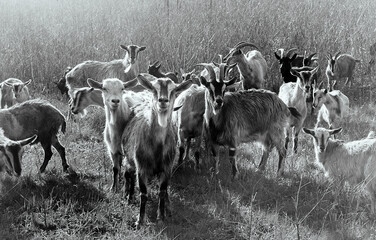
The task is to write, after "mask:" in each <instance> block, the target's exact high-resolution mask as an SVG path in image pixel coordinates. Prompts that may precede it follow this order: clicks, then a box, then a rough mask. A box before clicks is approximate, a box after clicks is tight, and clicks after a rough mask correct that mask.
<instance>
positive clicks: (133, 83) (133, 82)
mask: <svg viewBox="0 0 376 240" xmlns="http://www.w3.org/2000/svg"><path fill="white" fill-rule="evenodd" d="M137 83H138V81H137V78H135V79H132V80H130V81H128V82H125V83H123V86H124V88H131V87H134V86H136V85H137Z"/></svg>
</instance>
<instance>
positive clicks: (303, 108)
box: [278, 67, 319, 153]
mask: <svg viewBox="0 0 376 240" xmlns="http://www.w3.org/2000/svg"><path fill="white" fill-rule="evenodd" d="M318 68H319V67H316V68H311V67H300V68H296V67H293V68H292V69H291V74H292V75H294V76H296V77H297V79H298V80H297V82H288V83H284V84H282V86H281V87H280V88H279V94H278V97H279V98H280V99H282V101H283V102H284V103H285V104H286V105H287V106H288V107H294V108H296V110H297V111H298V112H299V113H300V117H297V118H293V120H292V122H291V126H292V127H293V130H292V135H293V136H294V148H293V149H294V152H295V153H297V149H298V140H299V138H298V137H299V133H300V130H301V129H302V127H303V123H304V120H305V118H306V116H307V104H306V98H307V95H308V94H309V92H310V91H311V90H310V87H311V82H312V77H313V76H314V74H315V73H316V72H317V70H318ZM289 132H290V127H289V128H287V129H286V141H285V148H286V149H288V143H289V141H290V138H289V135H290V133H289Z"/></svg>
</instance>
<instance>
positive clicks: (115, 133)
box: [87, 78, 144, 192]
mask: <svg viewBox="0 0 376 240" xmlns="http://www.w3.org/2000/svg"><path fill="white" fill-rule="evenodd" d="M87 83H88V84H89V86H90V87H92V88H94V89H97V90H100V91H101V93H102V99H103V100H102V101H103V105H104V110H105V114H106V126H105V128H104V132H103V135H104V142H105V143H106V147H107V150H108V153H109V155H110V157H111V160H112V162H113V174H114V175H113V183H112V187H111V190H112V191H115V192H116V191H118V186H119V174H120V172H121V161H122V157H123V155H124V151H123V147H122V145H121V139H122V133H123V130H124V128H125V126H126V125H127V124H128V122H129V120H130V119H131V117H132V111H131V107H133V106H134V105H135V104H137V103H141V102H143V100H144V99H143V98H141V99H135V98H134V95H131V96H130V95H127V94H124V90H125V89H128V88H131V87H133V86H135V85H136V84H137V79H134V80H131V81H128V82H122V81H121V80H120V79H117V78H108V79H104V80H103V81H102V83H100V82H97V81H95V80H93V79H91V78H89V79H88V80H87ZM127 92H128V91H127Z"/></svg>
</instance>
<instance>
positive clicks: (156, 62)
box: [151, 61, 159, 67]
mask: <svg viewBox="0 0 376 240" xmlns="http://www.w3.org/2000/svg"><path fill="white" fill-rule="evenodd" d="M158 63H159V61H155V62H154V63H153V64H152V65H151V66H152V67H156V65H157V64H158Z"/></svg>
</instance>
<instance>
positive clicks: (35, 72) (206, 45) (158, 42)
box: [0, 0, 376, 239]
mask: <svg viewBox="0 0 376 240" xmlns="http://www.w3.org/2000/svg"><path fill="white" fill-rule="evenodd" d="M375 11H376V1H374V0H359V1H349V0H344V1H339V0H315V1H313V0H302V1H297V0H288V1H287V0H286V1H279V0H264V1H257V0H232V1H230V0H217V1H212V0H211V1H200V0H190V1H182V0H175V1H166V0H165V1H156V0H149V1H147V0H138V1H130V0H112V1H99V0H78V1H72V0H17V1H7V0H0V23H1V24H0V32H1V34H0V43H1V44H0V81H2V80H5V79H7V78H9V77H16V78H19V79H22V80H24V81H26V80H28V79H33V82H32V84H31V85H29V86H30V87H29V89H30V92H31V95H32V97H35V98H37V97H39V98H43V99H47V100H49V101H50V102H51V103H52V104H54V105H55V106H57V107H58V108H59V109H60V110H61V111H62V112H63V113H64V114H67V112H68V104H67V99H66V98H65V97H63V96H61V95H60V93H59V92H58V90H57V88H56V86H55V83H54V82H56V81H57V80H58V79H59V78H60V77H61V76H62V75H63V73H64V70H65V68H66V67H67V66H74V65H76V64H78V63H80V62H82V61H85V60H89V59H91V60H99V61H109V60H112V59H117V58H122V57H123V55H124V52H123V51H122V50H121V49H120V47H119V45H120V44H124V45H128V44H131V43H132V44H137V45H144V46H146V47H147V48H146V50H145V51H144V52H142V53H140V62H141V66H140V70H141V72H145V71H146V69H147V65H148V63H149V62H154V61H156V60H158V61H160V62H161V63H162V68H163V69H164V70H166V71H179V68H183V69H184V70H186V71H188V70H191V69H193V68H194V65H195V64H197V63H200V62H210V61H213V60H214V61H217V59H218V54H219V53H220V54H226V53H227V52H228V47H232V46H233V45H235V44H236V43H237V42H240V41H250V42H252V43H254V44H255V45H257V46H258V48H259V49H260V51H261V52H262V53H263V55H264V56H265V58H266V60H267V63H268V67H269V69H268V70H269V72H268V77H267V86H266V88H268V89H270V90H277V89H278V87H279V85H280V84H281V83H282V80H281V77H280V74H279V66H278V62H277V60H276V59H275V57H274V51H275V50H276V49H278V48H281V47H282V48H285V49H286V48H291V47H296V48H298V49H299V50H300V51H301V52H303V51H304V50H306V51H307V52H308V53H313V52H317V53H318V57H319V64H320V69H321V71H322V73H321V79H322V80H324V79H325V76H324V75H325V74H324V69H325V67H326V57H325V56H326V54H327V52H330V53H332V54H334V53H335V52H337V51H341V52H343V53H350V54H352V55H353V56H354V57H356V58H357V59H360V60H361V63H360V64H358V65H357V67H356V71H355V76H354V77H355V79H354V84H353V86H352V87H351V88H350V87H346V88H344V89H343V91H344V93H345V94H346V95H347V96H348V97H349V99H350V105H351V113H350V114H349V116H347V117H346V118H345V119H343V120H342V121H341V123H340V126H341V127H343V128H344V131H343V132H342V133H341V134H339V136H338V137H339V138H340V139H343V140H354V139H360V138H363V137H365V136H366V135H367V134H368V132H369V131H370V130H376V104H375V100H374V94H373V92H374V91H375V90H376V89H375V86H376V84H375V77H374V76H373V75H372V74H370V75H364V73H365V72H366V69H367V64H368V61H369V59H370V56H369V46H370V45H371V44H373V43H374V41H375V39H376V27H375V22H376V15H375V14H374V13H375ZM104 121H105V120H104V114H103V110H101V109H97V108H92V109H91V110H90V111H89V114H88V116H86V117H85V118H84V119H82V120H81V121H80V122H81V128H79V127H78V123H77V122H73V121H69V122H68V126H67V133H66V134H65V135H63V134H61V135H60V136H59V137H60V139H61V142H62V144H63V145H64V146H65V147H66V151H67V159H68V162H69V163H70V165H71V166H72V168H73V169H74V170H75V171H76V173H77V174H70V175H69V174H68V175H67V174H63V172H62V167H61V160H60V158H59V157H58V154H57V152H56V151H54V156H53V158H52V159H51V161H50V163H49V165H48V167H47V171H46V173H44V174H38V168H39V166H40V165H41V163H42V160H43V151H42V149H41V147H40V146H39V145H37V146H31V147H29V146H27V147H26V148H25V149H26V151H25V154H24V158H23V163H22V167H23V173H22V177H21V178H20V179H15V178H12V177H8V176H6V175H5V174H4V175H3V176H1V185H0V238H1V239H111V238H113V239H120V238H122V239H375V238H376V224H375V223H376V216H375V215H373V214H371V213H370V205H369V201H368V198H367V196H366V195H365V192H364V191H363V186H362V185H359V186H355V187H346V188H341V187H339V186H341V184H340V183H338V182H336V181H329V180H328V179H326V178H325V177H324V176H323V173H322V172H321V171H319V170H318V169H317V168H315V166H314V165H313V164H312V162H313V160H314V154H313V144H312V140H311V138H310V137H309V136H306V135H304V134H303V133H301V138H300V139H301V142H300V146H299V149H298V154H296V155H294V154H293V153H292V151H291V149H289V151H288V157H287V160H286V172H287V174H286V176H285V177H283V178H277V176H276V170H277V161H276V159H277V154H276V152H273V154H271V156H270V158H269V161H268V164H267V170H266V171H265V172H264V173H260V172H258V171H257V166H258V163H259V160H260V158H261V149H260V148H259V147H258V145H257V144H243V145H241V146H240V151H239V153H238V166H239V171H240V178H239V179H238V180H236V181H233V180H232V179H231V176H230V175H231V174H230V163H229V162H228V161H227V160H226V157H227V156H226V155H227V151H226V150H225V149H224V148H223V149H222V150H221V152H220V154H221V158H222V159H223V160H222V161H221V165H220V173H219V175H218V176H212V175H211V173H210V171H209V168H210V161H209V160H208V159H209V157H208V156H206V155H204V157H203V159H204V161H203V162H204V163H203V167H202V171H200V172H197V171H195V170H194V168H193V163H191V162H188V163H185V164H184V165H182V166H177V167H176V168H175V169H174V174H173V178H172V181H171V186H170V196H171V202H172V210H173V216H172V218H169V219H168V220H167V221H166V223H164V224H162V225H159V224H156V208H157V185H156V184H155V183H154V184H152V188H151V201H149V202H148V206H147V218H148V221H147V222H148V224H147V225H146V226H144V227H142V228H141V230H135V229H134V222H135V220H136V217H137V213H138V206H139V205H138V203H136V205H128V204H127V201H125V199H124V196H123V193H117V194H114V193H111V192H110V191H109V187H110V185H111V179H112V177H111V176H112V163H111V160H110V159H109V157H108V155H107V151H106V148H105V145H104V143H103V137H102V131H103V128H104ZM314 121H315V116H309V118H308V119H307V121H306V126H308V127H312V126H313V123H314ZM203 153H204V151H203Z"/></svg>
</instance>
